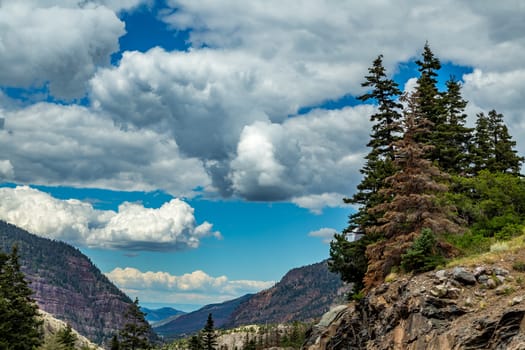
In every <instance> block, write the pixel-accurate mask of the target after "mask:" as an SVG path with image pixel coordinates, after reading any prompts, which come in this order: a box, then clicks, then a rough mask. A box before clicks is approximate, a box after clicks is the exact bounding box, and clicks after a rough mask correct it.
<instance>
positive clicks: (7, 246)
mask: <svg viewBox="0 0 525 350" xmlns="http://www.w3.org/2000/svg"><path fill="white" fill-rule="evenodd" d="M15 243H16V244H18V248H19V254H20V261H21V264H22V271H23V272H24V273H25V275H26V278H27V279H28V280H29V281H30V285H29V286H30V287H31V289H33V290H34V291H35V294H34V296H33V298H34V299H35V300H36V302H37V303H38V306H39V307H40V309H42V310H44V311H46V312H48V313H50V314H52V315H53V316H55V317H56V318H58V319H60V320H62V321H64V322H67V323H69V324H70V325H71V327H72V328H74V329H76V330H77V331H78V332H79V333H80V334H82V335H84V336H86V337H87V338H89V339H90V340H91V341H93V342H95V343H98V344H100V343H102V342H103V341H105V340H108V339H109V338H111V336H112V335H113V334H114V333H115V332H116V331H117V330H118V329H120V328H122V326H123V325H124V324H125V319H124V313H125V311H126V310H127V308H128V305H129V304H130V303H131V300H130V299H129V298H128V297H127V296H126V295H125V294H124V293H123V292H121V291H120V290H119V289H118V288H117V287H116V286H115V285H114V284H113V283H111V282H110V281H109V280H108V278H107V277H106V276H104V275H103V274H102V273H101V272H100V270H99V269H98V268H97V267H96V266H94V265H93V264H92V262H91V261H90V260H89V258H87V257H86V256H85V255H84V254H82V253H81V252H80V251H79V250H78V249H76V248H74V247H72V246H70V245H68V244H66V243H63V242H58V241H53V240H50V239H46V238H42V237H39V236H36V235H33V234H30V233H29V232H27V231H24V230H22V229H20V228H18V227H16V226H13V225H10V224H8V223H6V222H4V221H0V249H2V250H3V251H10V250H11V247H12V246H13V244H15Z"/></svg>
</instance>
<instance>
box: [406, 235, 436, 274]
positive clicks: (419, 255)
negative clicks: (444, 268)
mask: <svg viewBox="0 0 525 350" xmlns="http://www.w3.org/2000/svg"><path fill="white" fill-rule="evenodd" d="M444 262H445V258H444V257H443V255H442V254H441V252H439V251H438V249H437V240H436V236H435V235H434V233H433V232H432V230H430V229H428V228H424V229H423V230H422V231H421V234H420V235H419V236H418V237H417V238H416V239H415V241H414V243H413V244H412V246H411V247H410V248H409V249H408V250H407V252H406V253H405V254H403V255H402V257H401V267H402V268H403V269H404V270H405V271H414V272H425V271H430V270H433V269H434V268H435V267H436V266H438V265H440V264H443V263H444Z"/></svg>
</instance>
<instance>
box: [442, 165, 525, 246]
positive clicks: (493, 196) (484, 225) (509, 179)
mask: <svg viewBox="0 0 525 350" xmlns="http://www.w3.org/2000/svg"><path fill="white" fill-rule="evenodd" d="M451 189H452V191H451V192H450V193H449V199H450V200H451V202H452V203H454V205H455V206H456V208H457V210H458V214H459V216H460V217H462V218H463V219H464V220H465V221H466V222H467V224H468V225H469V226H470V227H471V230H472V233H473V235H482V236H485V237H496V238H498V239H508V238H511V237H513V236H515V235H518V234H520V233H521V227H522V225H523V223H524V218H525V179H523V178H522V177H518V176H515V175H513V174H506V173H501V172H497V173H491V172H489V171H487V170H482V171H480V172H479V174H478V175H477V176H476V177H468V178H467V177H454V178H453V181H452V186H451Z"/></svg>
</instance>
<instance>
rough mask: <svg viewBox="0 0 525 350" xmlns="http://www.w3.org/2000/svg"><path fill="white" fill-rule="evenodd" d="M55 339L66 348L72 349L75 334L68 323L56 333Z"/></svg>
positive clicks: (67, 349) (73, 347) (75, 338)
mask: <svg viewBox="0 0 525 350" xmlns="http://www.w3.org/2000/svg"><path fill="white" fill-rule="evenodd" d="M56 336H57V339H58V342H59V343H60V344H63V345H64V347H65V349H66V350H74V349H75V342H76V341H77V338H78V337H77V335H76V334H75V333H73V330H72V329H71V326H70V325H69V324H68V325H67V326H66V327H65V328H62V329H60V330H59V331H58V332H57V334H56Z"/></svg>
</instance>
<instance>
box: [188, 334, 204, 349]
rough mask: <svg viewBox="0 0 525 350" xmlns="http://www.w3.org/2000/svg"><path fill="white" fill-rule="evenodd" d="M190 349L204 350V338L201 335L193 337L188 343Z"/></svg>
mask: <svg viewBox="0 0 525 350" xmlns="http://www.w3.org/2000/svg"><path fill="white" fill-rule="evenodd" d="M188 348H189V349H190V350H202V349H204V347H203V346H202V338H201V336H200V334H197V335H192V336H191V338H190V340H189V342H188Z"/></svg>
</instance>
